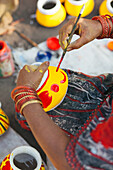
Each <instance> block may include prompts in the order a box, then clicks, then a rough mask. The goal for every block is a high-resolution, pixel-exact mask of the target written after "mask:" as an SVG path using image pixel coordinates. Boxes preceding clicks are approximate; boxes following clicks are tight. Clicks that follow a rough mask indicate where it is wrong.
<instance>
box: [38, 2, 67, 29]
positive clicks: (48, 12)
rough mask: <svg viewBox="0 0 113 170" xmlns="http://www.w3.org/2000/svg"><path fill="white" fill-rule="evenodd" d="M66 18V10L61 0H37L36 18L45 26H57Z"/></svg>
mask: <svg viewBox="0 0 113 170" xmlns="http://www.w3.org/2000/svg"><path fill="white" fill-rule="evenodd" d="M65 18H66V10H65V8H64V6H63V5H62V4H61V2H60V1H59V0H50V1H48V0H43V1H42V0H39V1H38V2H37V10H36V20H37V22H38V23H39V24H40V25H42V26H45V27H55V26H58V25H59V24H61V23H62V22H63V21H64V20H65Z"/></svg>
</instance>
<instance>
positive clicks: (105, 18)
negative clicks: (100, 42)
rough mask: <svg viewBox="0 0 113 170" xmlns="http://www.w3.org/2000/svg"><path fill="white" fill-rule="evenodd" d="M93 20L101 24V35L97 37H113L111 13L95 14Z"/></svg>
mask: <svg viewBox="0 0 113 170" xmlns="http://www.w3.org/2000/svg"><path fill="white" fill-rule="evenodd" d="M92 20H96V21H99V22H100V24H101V28H102V32H101V34H100V35H99V37H97V38H98V39H102V38H112V34H113V19H112V17H111V16H110V15H101V16H95V17H93V18H92Z"/></svg>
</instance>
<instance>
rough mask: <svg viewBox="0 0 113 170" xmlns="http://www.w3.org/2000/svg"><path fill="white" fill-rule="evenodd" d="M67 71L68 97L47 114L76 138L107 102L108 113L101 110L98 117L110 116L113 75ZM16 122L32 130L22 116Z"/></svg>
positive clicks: (17, 114)
mask: <svg viewBox="0 0 113 170" xmlns="http://www.w3.org/2000/svg"><path fill="white" fill-rule="evenodd" d="M65 71H66V73H67V75H68V79H69V86H68V91H67V95H66V97H65V98H64V100H63V102H62V103H61V104H60V105H59V106H58V107H57V108H55V109H54V110H52V111H49V112H47V114H48V115H49V116H50V117H51V119H52V120H53V121H54V122H55V123H56V124H57V125H58V126H59V127H60V128H61V129H63V130H64V131H65V132H66V133H68V134H69V135H71V136H73V135H74V136H75V135H76V132H77V131H78V130H79V129H80V128H81V126H83V125H84V123H85V122H86V120H87V119H89V116H91V115H92V113H93V112H95V109H96V108H97V106H98V107H99V106H100V107H101V104H102V103H103V102H104V101H105V100H106V102H104V105H105V106H103V107H106V108H107V111H106V113H103V112H102V110H100V112H98V116H99V117H100V116H102V117H103V116H104V117H106V118H107V117H108V116H109V114H110V112H111V106H110V105H111V103H110V102H111V96H108V94H107V92H106V91H107V90H108V89H109V88H110V87H111V86H112V82H113V75H112V74H106V75H105V74H103V75H99V76H88V75H85V74H83V73H77V72H74V71H70V70H65ZM107 96H108V97H107ZM108 102H109V105H108V104H107V103H108ZM16 120H17V121H18V123H20V125H21V126H22V127H23V128H25V129H27V130H30V128H29V125H28V124H27V122H26V120H25V118H24V117H23V116H22V115H21V114H19V113H16Z"/></svg>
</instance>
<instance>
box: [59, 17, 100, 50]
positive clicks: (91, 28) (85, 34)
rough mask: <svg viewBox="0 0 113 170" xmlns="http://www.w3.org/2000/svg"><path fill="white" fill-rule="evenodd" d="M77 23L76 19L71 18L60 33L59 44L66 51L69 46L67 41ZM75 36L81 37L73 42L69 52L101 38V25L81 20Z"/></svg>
mask: <svg viewBox="0 0 113 170" xmlns="http://www.w3.org/2000/svg"><path fill="white" fill-rule="evenodd" d="M75 22H76V17H74V18H71V19H70V20H69V21H68V22H67V23H66V24H65V25H64V26H63V27H62V28H61V29H60V31H59V43H60V45H61V47H62V49H65V48H66V46H67V39H68V37H69V34H70V33H71V30H72V28H73V25H74V24H75ZM75 34H77V35H80V38H79V39H77V40H76V41H74V42H72V43H71V44H70V45H69V46H68V48H67V51H71V50H74V49H78V48H80V47H82V46H83V45H84V44H87V43H88V42H90V41H92V40H94V39H95V38H97V37H99V36H100V35H101V34H102V26H101V23H100V22H99V21H95V20H90V19H83V18H80V20H79V22H78V24H77V27H76V30H75Z"/></svg>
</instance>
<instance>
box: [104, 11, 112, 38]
mask: <svg viewBox="0 0 113 170" xmlns="http://www.w3.org/2000/svg"><path fill="white" fill-rule="evenodd" d="M105 16H106V17H109V18H110V20H111V24H112V28H111V34H110V36H109V38H113V36H112V35H113V33H112V32H113V18H112V17H111V16H110V15H108V14H106V15H105Z"/></svg>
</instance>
